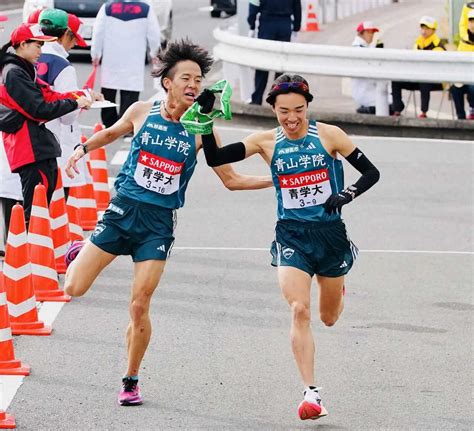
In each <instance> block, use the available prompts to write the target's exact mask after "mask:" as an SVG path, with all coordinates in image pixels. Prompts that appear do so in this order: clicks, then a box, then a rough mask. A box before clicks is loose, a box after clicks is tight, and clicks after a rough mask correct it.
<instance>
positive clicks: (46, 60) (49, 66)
mask: <svg viewBox="0 0 474 431" xmlns="http://www.w3.org/2000/svg"><path fill="white" fill-rule="evenodd" d="M70 65H71V63H70V62H69V61H68V60H66V59H65V58H63V57H60V56H59V55H55V54H41V56H40V58H39V60H38V66H37V69H38V77H39V78H40V79H42V80H43V81H45V82H47V83H48V84H49V85H54V81H56V78H57V77H58V75H59V74H60V73H61V72H62V71H63V70H64V69H65V68H66V67H68V66H70Z"/></svg>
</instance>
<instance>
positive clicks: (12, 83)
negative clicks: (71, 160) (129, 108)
mask: <svg viewBox="0 0 474 431" xmlns="http://www.w3.org/2000/svg"><path fill="white" fill-rule="evenodd" d="M54 40H56V38H55V37H51V36H44V35H43V34H41V33H40V32H39V29H38V26H35V25H28V24H21V25H20V26H18V27H17V28H16V29H15V30H14V31H13V32H12V34H11V36H10V42H8V43H7V44H6V45H4V46H3V47H2V48H1V50H0V74H1V75H0V104H1V105H3V106H4V107H6V108H9V109H10V110H11V115H8V116H6V117H7V118H8V121H2V122H1V124H0V130H1V131H2V132H3V143H4V145H5V151H6V154H7V158H8V163H9V165H10V168H11V171H12V172H14V173H18V174H19V175H20V179H21V185H22V193H23V202H24V208H25V217H26V219H27V221H28V220H29V216H30V213H31V205H32V202H33V192H34V188H35V186H36V185H37V184H39V183H42V184H43V185H44V186H45V187H46V190H47V197H48V202H50V200H51V197H52V194H53V191H54V188H55V186H56V180H57V175H58V164H57V161H56V158H57V157H59V156H60V155H61V149H60V146H59V143H58V141H57V139H56V137H55V136H54V134H53V133H51V132H50V131H49V130H48V129H47V128H46V127H45V125H44V123H46V122H47V121H50V120H53V119H55V118H58V117H61V116H63V115H65V114H68V113H69V112H72V111H75V110H76V109H78V108H84V109H88V108H89V107H90V104H91V103H90V101H89V100H88V99H87V98H86V97H84V95H83V94H78V93H58V92H55V91H52V90H51V88H50V87H49V86H48V85H47V84H46V83H45V82H43V81H41V80H40V79H38V78H37V73H36V69H35V63H36V62H37V60H38V58H39V56H40V55H41V47H42V45H43V43H44V42H52V41H54Z"/></svg>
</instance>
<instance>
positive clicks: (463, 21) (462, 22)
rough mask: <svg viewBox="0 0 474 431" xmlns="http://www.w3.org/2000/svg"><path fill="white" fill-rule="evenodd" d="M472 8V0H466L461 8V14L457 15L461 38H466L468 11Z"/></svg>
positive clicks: (473, 2)
mask: <svg viewBox="0 0 474 431" xmlns="http://www.w3.org/2000/svg"><path fill="white" fill-rule="evenodd" d="M472 10H474V1H470V2H467V3H466V4H465V5H464V6H463V8H462V11H461V16H460V17H459V37H460V38H461V40H466V39H467V38H468V28H469V12H471V11H472Z"/></svg>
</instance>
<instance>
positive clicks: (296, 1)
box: [293, 0, 301, 31]
mask: <svg viewBox="0 0 474 431" xmlns="http://www.w3.org/2000/svg"><path fill="white" fill-rule="evenodd" d="M300 29H301V0H293V31H300Z"/></svg>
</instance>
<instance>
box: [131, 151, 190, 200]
mask: <svg viewBox="0 0 474 431" xmlns="http://www.w3.org/2000/svg"><path fill="white" fill-rule="evenodd" d="M183 165H184V162H182V163H178V162H174V161H172V160H168V159H165V158H162V157H159V156H156V155H155V154H151V153H148V152H146V151H143V150H140V153H139V155H138V161H137V168H136V169H135V174H134V178H135V181H136V183H137V184H138V185H139V186H141V187H143V188H145V189H147V190H150V191H152V192H155V193H159V194H161V195H170V194H172V193H175V192H177V191H178V189H179V180H180V176H181V171H182V170H183Z"/></svg>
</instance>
